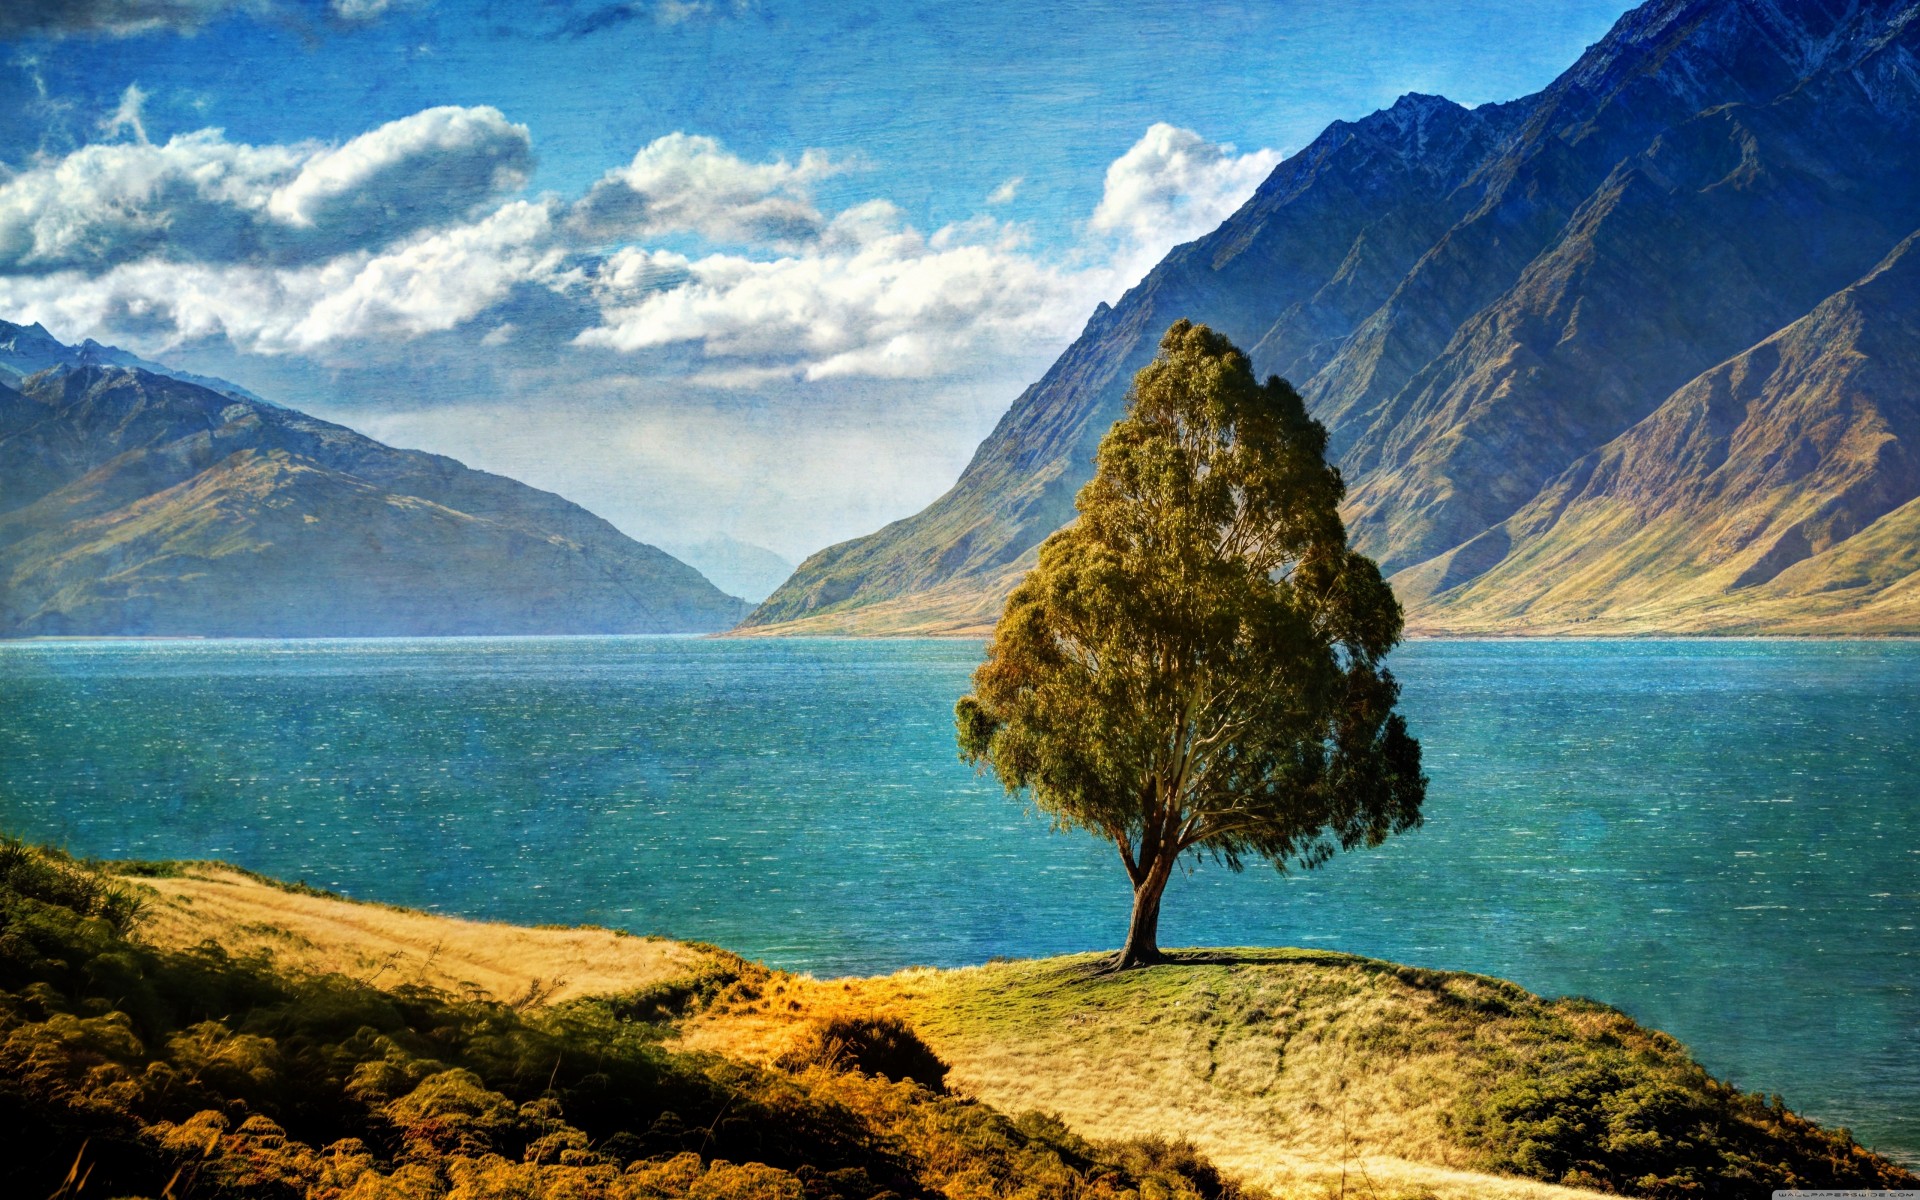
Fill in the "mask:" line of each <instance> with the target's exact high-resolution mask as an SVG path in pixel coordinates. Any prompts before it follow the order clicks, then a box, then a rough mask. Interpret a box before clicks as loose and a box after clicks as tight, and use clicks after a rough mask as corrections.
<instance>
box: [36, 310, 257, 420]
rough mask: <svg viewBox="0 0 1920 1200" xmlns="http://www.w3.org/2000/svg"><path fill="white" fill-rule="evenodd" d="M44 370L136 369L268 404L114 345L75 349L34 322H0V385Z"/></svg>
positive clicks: (234, 386) (240, 390)
mask: <svg viewBox="0 0 1920 1200" xmlns="http://www.w3.org/2000/svg"><path fill="white" fill-rule="evenodd" d="M48 367H137V368H139V369H140V370H142V371H151V372H153V373H154V374H155V375H165V376H168V377H169V378H173V379H181V380H185V381H186V382H188V383H197V384H199V385H200V386H201V387H203V388H206V389H208V390H209V391H215V392H219V393H220V394H221V395H223V396H232V397H234V398H235V399H237V400H247V401H251V402H252V403H254V404H268V403H271V401H268V400H264V399H262V398H260V397H259V396H257V395H255V394H254V393H252V392H250V391H248V390H247V389H246V388H243V387H241V386H240V385H239V384H237V383H229V382H228V381H226V380H224V379H216V378H214V377H213V376H211V375H195V374H194V373H193V372H192V371H180V370H175V369H174V368H173V367H169V366H165V365H163V364H161V363H157V362H153V361H151V360H150V359H145V358H141V357H140V356H139V355H138V354H134V353H133V352H131V351H128V350H122V349H121V348H120V347H118V346H103V345H101V344H100V343H99V342H96V341H94V340H93V339H92V338H88V339H87V340H86V341H84V342H81V343H80V344H79V345H78V346H69V345H67V344H66V343H64V342H62V341H60V340H59V339H58V338H56V337H54V336H53V335H52V334H51V333H48V332H47V329H46V326H44V325H41V324H39V323H38V322H35V323H34V324H32V325H15V324H14V323H13V322H12V321H0V384H8V385H11V386H12V387H15V388H18V387H19V386H20V384H21V382H22V381H24V380H25V379H26V378H27V376H29V375H36V374H38V373H40V372H41V371H44V370H46V369H47V368H48Z"/></svg>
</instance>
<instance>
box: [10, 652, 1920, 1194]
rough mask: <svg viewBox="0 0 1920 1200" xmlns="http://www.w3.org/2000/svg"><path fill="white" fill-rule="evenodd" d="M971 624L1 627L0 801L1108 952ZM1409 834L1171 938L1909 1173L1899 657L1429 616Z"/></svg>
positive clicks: (412, 863)
mask: <svg viewBox="0 0 1920 1200" xmlns="http://www.w3.org/2000/svg"><path fill="white" fill-rule="evenodd" d="M978 654H979V646H978V645H977V644H976V643H966V642H938V641H926V642H898V641H887V642H852V641H759V640H756V641H706V640H680V639H639V638H628V639H621V638H609V639H498V640H492V639H480V640H438V641H368V642H158V643H69V644H19V643H15V644H8V645H4V646H0V706H3V707H0V827H4V828H5V829H7V830H9V831H11V832H14V833H17V834H21V835H24V836H27V837H30V838H34V839H41V840H50V841H55V842H59V843H63V844H65V845H67V846H68V847H70V848H71V849H73V850H74V851H76V852H78V853H83V854H92V855H100V856H105V857H144V858H221V859H227V860H230V861H233V862H237V863H240V864H243V865H245V866H247V867H251V868H254V869H256V870H260V871H264V872H267V873H269V874H273V875H277V876H282V877H286V878H291V879H304V880H306V881H307V882H309V883H312V884H316V885H319V886H323V887H328V888H333V889H336V890H339V891H342V892H345V893H348V894H350V895H353V896H359V897H366V898H370V899H379V900H385V901H389V902H393V903H399V904H407V905H416V906H419V907H423V908H429V909H434V910H438V911H443V912H452V913H461V914H466V915H471V916H479V917H492V918H500V919H505V920H512V921H522V922H569V923H570V922H598V923H602V924H606V925H613V926H619V927H622V928H627V929H632V930H635V931H638V932H645V933H663V934H670V935H673V936H676V937H684V938H701V939H706V940H710V941H714V942H719V943H721V944H723V945H727V946H730V947H733V948H735V949H738V950H740V951H742V952H744V953H747V954H749V955H753V956H756V957H760V958H764V959H766V960H767V961H769V962H771V963H774V964H776V965H779V966H784V967H790V968H795V969H802V970H810V971H815V972H820V973H840V972H874V971H886V970H891V969H894V968H897V967H901V966H906V965H909V964H916V963H920V964H932V965H954V964H961V963H970V962H978V961H981V960H983V959H986V958H988V957H991V956H994V955H1014V956H1026V955H1040V954H1054V953H1060V952H1065V951H1073V950H1082V949H1089V948H1094V947H1104V946H1110V945H1113V944H1114V943H1116V942H1117V941H1118V939H1119V937H1120V935H1121V933H1122V932H1123V931H1124V927H1125V919H1126V910H1127V903H1128V894H1127V888H1126V881H1125V877H1124V875H1123V874H1122V872H1121V869H1120V866H1119V862H1118V859H1117V856H1116V855H1115V853H1114V852H1113V850H1112V849H1111V848H1109V847H1103V846H1101V845H1100V844H1098V843H1096V842H1094V841H1092V840H1091V839H1089V838H1086V837H1085V836H1081V835H1074V836H1064V835H1056V834H1051V833H1049V832H1048V830H1047V827H1046V824H1045V822H1044V821H1042V820H1040V819H1038V818H1035V817H1033V816H1031V815H1029V814H1028V813H1026V812H1025V811H1024V810H1023V808H1022V806H1021V805H1020V804H1019V803H1018V802H1017V801H1014V800H1010V799H1008V798H1007V797H1006V796H1005V795H1004V794H1003V793H1001V792H1000V791H999V789H998V788H997V787H996V786H995V785H993V784H992V783H991V782H990V781H986V780H981V779H978V778H976V777H974V776H973V774H972V773H971V772H970V771H969V770H968V769H967V768H966V767H965V766H964V765H963V764H961V763H960V762H959V761H958V760H957V758H956V757H955V754H954V749H953V739H952V733H951V725H950V719H951V718H950V711H951V706H952V703H953V700H954V698H955V697H956V696H957V695H959V694H960V692H961V691H962V690H963V689H964V687H965V681H966V677H967V673H968V671H969V670H970V669H971V667H972V665H973V663H974V662H975V661H976V660H977V658H978ZM1395 668H1396V670H1397V671H1398V672H1399V674H1400V675H1401V677H1402V678H1403V680H1404V682H1405V684H1406V700H1405V707H1406V709H1407V711H1408V715H1409V719H1410V721H1411V723H1412V726H1413V728H1414V732H1415V733H1416V735H1417V736H1419V737H1420V738H1421V739H1422V741H1423V743H1424V744H1425V747H1426V754H1427V765H1428V770H1429V773H1430V774H1431V776H1432V781H1433V782H1432V786H1431V788H1430V790H1429V796H1428V808H1427V811H1428V821H1427V824H1426V825H1425V827H1424V828H1422V829H1420V830H1418V831H1417V832H1414V833H1411V834H1408V835H1405V836H1402V837H1400V838H1397V839H1395V840H1393V841H1392V842H1390V843H1389V844H1388V845H1387V846H1384V847H1382V848H1381V849H1378V850H1374V851H1369V852H1362V853H1356V854H1349V855H1345V856H1341V857H1339V858H1336V859H1335V860H1334V862H1333V863H1331V864H1329V865H1328V866H1327V867H1325V868H1323V869H1321V870H1319V871H1316V872H1312V873H1308V874H1301V875H1292V876H1285V877H1282V876H1280V875H1278V874H1276V873H1274V872H1272V871H1271V870H1265V869H1250V870H1249V871H1248V872H1246V873H1245V874H1244V875H1239V876H1235V875H1232V874H1230V873H1228V872H1226V871H1224V870H1222V869H1219V868H1217V867H1214V866H1211V865H1202V866H1201V867H1200V868H1199V869H1198V871H1197V872H1196V873H1195V874H1193V875H1192V877H1190V878H1176V879H1175V881H1174V883H1173V884H1172V885H1171V888H1170V890H1169V894H1168V899H1167V906H1166V913H1165V918H1164V925H1163V930H1162V941H1163V943H1164V944H1168V945H1181V944H1227V945H1234V944H1241V945H1244V944H1264V945H1307V946H1322V947H1329V948H1336V949H1340V950H1347V951H1352V952H1355V953H1360V954H1369V955H1377V956H1380V957H1383V958H1391V959H1396V960H1399V961H1403V962H1409V963H1418V964H1422V965H1426V966H1433V967H1444V968H1455V969H1464V970H1472V971H1480V972H1485V973H1488V974H1493V975H1499V976H1503V977H1505V978H1509V979H1513V980H1515V981H1517V982H1519V983H1521V984H1523V985H1525V986H1526V987H1529V988H1532V989H1533V990H1535V991H1539V992H1544V993H1548V994H1563V993H1577V994H1583V995H1588V996H1592V997H1595V998H1597V999H1600V1000H1604V1001H1606V1002H1608V1003H1611V1004H1615V1005H1618V1006H1619V1007H1621V1008H1623V1009H1625V1010H1627V1011H1628V1012H1630V1013H1632V1014H1633V1015H1634V1016H1636V1017H1638V1018H1640V1019H1641V1020H1643V1021H1646V1022H1648V1023H1650V1024H1652V1025H1656V1026H1658V1027H1660V1028H1663V1029H1666V1030H1668V1031H1669V1032H1672V1033H1674V1034H1675V1035H1677V1036H1679V1037H1680V1038H1682V1039H1683V1040H1685V1041H1686V1042H1687V1043H1688V1045H1689V1046H1691V1047H1692V1048H1693V1049H1694V1051H1695V1053H1696V1054H1697V1055H1698V1056H1699V1057H1700V1058H1701V1060H1702V1061H1703V1062H1704V1063H1705V1064H1706V1065H1707V1066H1708V1067H1709V1068H1710V1069H1712V1070H1713V1071H1715V1072H1716V1073H1718V1074H1720V1075H1722V1076H1723V1077H1727V1078H1731V1079H1732V1080H1733V1081H1735V1082H1736V1083H1738V1084H1740V1085H1741V1086H1743V1087H1747V1088H1751V1089H1758V1090H1764V1091H1779V1092H1782V1093H1784V1094H1785V1096H1786V1097H1787V1099H1788V1101H1789V1102H1790V1103H1792V1104H1794V1105H1795V1106H1796V1107H1799V1108H1801V1109H1803V1110H1804V1111H1807V1112H1809V1113H1811V1114H1813V1115H1816V1116H1818V1117H1820V1118H1822V1119H1824V1120H1827V1121H1832V1122H1839V1123H1845V1124H1848V1125H1850V1126H1852V1127H1853V1128H1854V1129H1855V1130H1856V1131H1858V1132H1859V1133H1860V1135H1861V1136H1862V1137H1863V1138H1864V1139H1865V1140H1866V1141H1867V1142H1868V1143H1869V1144H1871V1145H1875V1146H1877V1147H1879V1148H1881V1149H1883V1150H1887V1151H1890V1152H1893V1153H1895V1154H1898V1155H1900V1156H1902V1157H1904V1158H1906V1159H1908V1160H1909V1161H1913V1160H1915V1159H1920V1053H1916V1050H1920V997H1917V996H1916V985H1917V984H1920V934H1917V933H1916V931H1915V930H1916V926H1920V803H1916V800H1917V799H1920V798H1917V797H1916V791H1917V789H1916V785H1915V780H1916V778H1920V774H1917V773H1916V767H1920V645H1915V644H1912V643H1899V642H1824V643H1779V642H1738V641H1734V642H1728V641H1662V642H1638V641H1636V642H1423V643H1415V644H1412V645H1409V646H1407V647H1406V648H1404V649H1403V650H1401V651H1399V652H1398V653H1397V654H1396V656H1395Z"/></svg>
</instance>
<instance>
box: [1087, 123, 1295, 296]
mask: <svg viewBox="0 0 1920 1200" xmlns="http://www.w3.org/2000/svg"><path fill="white" fill-rule="evenodd" d="M1233 150H1234V148H1233V147H1232V146H1231V145H1227V144H1218V145H1216V144H1215V143H1212V142H1209V141H1207V140H1206V139H1205V138H1203V137H1201V136H1200V135H1199V134H1197V133H1195V132H1194V131H1193V130H1191V129H1179V128H1176V127H1175V126H1172V125H1168V124H1166V123H1164V122H1158V123H1155V124H1154V125H1152V126H1150V127H1149V128H1148V129H1147V132H1146V133H1145V134H1144V135H1143V136H1142V137H1141V138H1140V140H1139V141H1137V142H1135V143H1134V144H1133V146H1132V148H1130V149H1129V150H1128V151H1127V152H1126V153H1125V154H1123V155H1121V156H1120V157H1119V158H1117V159H1115V160H1114V161H1113V163H1112V164H1111V165H1110V166H1108V167H1107V179H1106V188H1105V190H1104V192H1103V193H1102V195H1101V197H1100V205H1099V207H1097V208H1095V209H1094V210H1093V219H1092V221H1091V222H1090V224H1091V225H1092V227H1093V228H1094V229H1095V230H1099V231H1102V232H1106V233H1112V234H1115V235H1117V236H1119V237H1120V238H1122V239H1123V240H1124V241H1125V242H1127V243H1131V251H1130V252H1129V253H1127V254H1126V255H1125V258H1124V263H1125V270H1126V271H1131V272H1132V273H1133V274H1134V276H1135V277H1136V278H1137V277H1138V275H1139V274H1140V273H1143V272H1144V271H1145V270H1147V269H1148V268H1150V267H1151V266H1152V265H1153V264H1154V263H1155V262H1158V261H1159V260H1160V259H1161V258H1162V257H1164V256H1165V255H1166V253H1167V251H1169V250H1171V249H1173V247H1175V246H1178V245H1180V244H1181V243H1182V242H1190V241H1192V240H1193V239H1194V238H1197V237H1199V236H1201V235H1202V234H1204V233H1207V232H1209V231H1211V230H1212V229H1214V228H1215V227H1216V226H1218V225H1219V224H1220V222H1222V221H1224V220H1226V219H1227V218H1228V217H1229V216H1231V215H1232V214H1233V211H1234V210H1235V209H1236V208H1239V207H1240V205H1242V204H1243V203H1245V202H1246V200H1247V197H1249V196H1251V195H1252V194H1253V191H1254V189H1255V188H1257V187H1259V186H1260V183H1261V181H1262V180H1264V179H1265V178H1266V177H1267V176H1268V175H1270V174H1272V173H1273V168H1274V167H1275V166H1277V165H1278V164H1279V162H1280V153H1279V151H1277V150H1254V151H1251V152H1249V153H1247V154H1242V155H1235V154H1234V152H1233Z"/></svg>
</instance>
